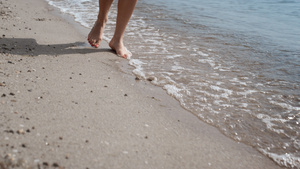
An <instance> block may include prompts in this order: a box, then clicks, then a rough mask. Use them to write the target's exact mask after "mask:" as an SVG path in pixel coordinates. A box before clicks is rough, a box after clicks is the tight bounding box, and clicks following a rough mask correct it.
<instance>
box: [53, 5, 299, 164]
mask: <svg viewBox="0 0 300 169" xmlns="http://www.w3.org/2000/svg"><path fill="white" fill-rule="evenodd" d="M47 1H48V2H49V4H50V5H53V6H55V7H58V8H59V9H60V10H61V11H62V12H64V13H67V14H71V15H73V16H74V18H75V20H76V21H77V22H79V23H81V24H82V25H83V26H85V27H88V28H91V27H92V26H93V23H94V22H95V19H96V18H97V14H98V1H97V0H47ZM116 12H117V2H114V3H113V6H112V9H111V12H110V14H109V21H108V24H107V27H106V30H105V32H104V33H105V38H106V39H107V40H109V39H110V38H111V37H112V36H113V32H114V27H115V25H114V24H115V19H116V15H117V13H116ZM125 36H126V37H125V44H126V46H127V48H128V49H129V50H130V51H131V52H132V53H133V57H132V59H131V60H130V61H129V63H130V64H131V65H132V66H133V70H132V71H133V73H134V74H135V75H136V76H138V77H139V78H142V79H148V80H149V81H151V82H152V83H153V84H155V85H158V86H161V87H162V88H164V89H165V90H166V92H167V93H168V94H169V95H171V96H173V97H175V98H176V99H177V100H178V101H179V102H180V104H181V105H182V106H183V107H184V108H186V109H187V110H189V111H190V112H192V113H193V114H195V115H196V116H197V117H199V119H201V120H203V121H205V122H207V123H209V124H211V125H214V126H216V127H217V128H219V130H220V131H221V132H222V133H224V134H225V135H227V136H228V137H230V138H232V139H234V140H236V141H238V142H243V143H245V144H248V145H250V146H252V147H254V148H256V149H257V150H258V151H260V152H261V153H263V154H264V155H266V156H268V157H270V158H271V159H273V160H274V161H275V162H276V163H277V164H279V165H281V166H286V167H290V168H300V133H299V132H300V124H299V123H300V0H251V1H249V0H185V1H182V0H163V1H159V0H149V1H147V0H139V1H138V4H137V7H136V10H135V12H134V15H133V17H132V19H131V20H130V23H129V25H128V27H127V30H126V35H125Z"/></svg>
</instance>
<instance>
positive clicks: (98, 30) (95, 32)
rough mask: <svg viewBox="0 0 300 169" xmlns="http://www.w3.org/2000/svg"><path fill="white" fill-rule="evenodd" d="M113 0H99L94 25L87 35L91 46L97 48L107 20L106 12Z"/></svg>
mask: <svg viewBox="0 0 300 169" xmlns="http://www.w3.org/2000/svg"><path fill="white" fill-rule="evenodd" d="M112 2H113V0H99V14H98V19H97V21H96V22H95V25H94V27H93V28H92V30H91V32H90V33H89V35H88V41H89V43H90V44H91V46H95V47H96V48H98V47H99V46H100V42H101V40H102V36H103V31H104V28H105V25H106V22H107V20H108V16H107V15H108V12H109V9H110V7H111V4H112Z"/></svg>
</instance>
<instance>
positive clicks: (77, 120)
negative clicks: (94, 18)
mask: <svg viewBox="0 0 300 169" xmlns="http://www.w3.org/2000/svg"><path fill="white" fill-rule="evenodd" d="M66 18H68V16H64V17H61V16H60V15H59V12H58V11H56V9H53V7H50V6H48V5H47V3H46V2H44V1H43V0H26V1H22V0H14V1H8V0H0V22H1V24H0V95H1V97H0V107H1V108H0V132H1V134H0V169H6V168H66V169H77V168H78V169H87V168H89V169H98V168H110V169H111V168H137V169H142V168H147V169H148V168H155V169H156V168H170V169H175V168H185V169H187V168H189V169H192V168H197V169H201V168H203V169H206V168H213V169H217V168H222V169H239V168H248V169H250V168H252V169H276V168H281V167H279V166H278V165H276V164H275V163H274V162H273V161H272V160H270V159H269V158H267V157H265V156H263V155H262V154H260V153H259V152H257V151H256V150H255V149H254V148H252V147H249V146H247V145H244V144H242V143H238V142H235V141H233V140H231V139H229V138H227V137H225V136H224V135H223V134H221V133H220V132H219V131H218V130H217V129H216V128H214V127H212V126H209V125H207V124H206V123H203V122H201V121H200V120H199V119H198V118H197V117H195V116H194V115H192V114H191V113H190V112H188V111H186V110H184V109H183V108H182V107H181V106H180V105H179V103H178V102H177V101H176V100H175V99H173V98H172V97H170V96H168V95H167V94H166V92H165V91H164V90H162V89H161V88H158V87H156V86H154V85H152V84H150V83H149V82H148V81H143V80H137V79H136V78H135V76H133V74H131V73H129V72H126V71H123V70H122V69H121V68H120V67H122V65H125V66H127V65H128V60H125V59H122V58H120V57H118V56H117V55H115V54H114V53H113V52H112V51H111V50H110V49H109V48H108V45H107V43H106V42H102V44H101V48H100V49H93V48H91V47H89V46H88V45H87V42H86V36H87V34H86V33H87V31H88V30H85V29H84V28H82V27H80V26H79V25H76V23H72V22H71V21H68V20H67V19H66Z"/></svg>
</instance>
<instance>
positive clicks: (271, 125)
mask: <svg viewBox="0 0 300 169" xmlns="http://www.w3.org/2000/svg"><path fill="white" fill-rule="evenodd" d="M257 118H259V119H261V120H262V121H263V122H264V123H265V124H266V125H267V128H268V129H270V130H272V131H274V132H276V133H278V134H281V133H285V132H284V130H282V129H277V128H276V126H277V125H276V124H275V123H273V122H279V123H285V122H286V121H287V120H284V119H280V118H273V117H270V116H268V115H266V114H258V115H257Z"/></svg>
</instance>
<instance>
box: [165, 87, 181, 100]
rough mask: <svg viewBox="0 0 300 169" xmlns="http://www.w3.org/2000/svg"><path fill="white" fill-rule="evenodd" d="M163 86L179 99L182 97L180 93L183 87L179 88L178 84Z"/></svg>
mask: <svg viewBox="0 0 300 169" xmlns="http://www.w3.org/2000/svg"><path fill="white" fill-rule="evenodd" d="M163 88H164V89H165V90H166V91H167V93H168V94H169V95H171V96H174V97H175V98H176V99H178V100H181V99H182V94H181V93H179V92H180V91H182V89H179V88H177V87H176V86H174V85H170V84H167V85H164V87H163Z"/></svg>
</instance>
